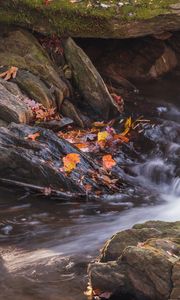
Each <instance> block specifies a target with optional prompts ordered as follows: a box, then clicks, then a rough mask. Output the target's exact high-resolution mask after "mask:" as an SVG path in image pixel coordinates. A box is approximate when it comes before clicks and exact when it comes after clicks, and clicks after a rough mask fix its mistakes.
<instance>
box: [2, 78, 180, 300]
mask: <svg viewBox="0 0 180 300" xmlns="http://www.w3.org/2000/svg"><path fill="white" fill-rule="evenodd" d="M141 88H142V89H143V92H144V94H145V95H146V97H147V98H148V99H149V102H146V103H141V105H140V107H141V110H144V116H145V117H146V118H148V119H151V118H152V115H153V119H154V118H156V119H157V120H160V123H161V126H160V127H158V128H156V127H154V128H149V127H147V128H145V134H146V137H147V138H148V139H149V140H151V141H152V145H151V149H149V147H148V145H144V149H146V150H145V151H144V152H142V153H140V154H139V155H138V158H134V157H131V156H127V155H124V156H123V155H122V157H123V159H124V165H125V166H126V168H125V169H124V178H126V180H127V182H129V183H130V184H129V185H128V187H127V188H125V189H124V191H123V193H122V195H121V199H119V198H116V197H113V198H111V199H109V200H107V201H104V202H101V203H98V202H96V203H93V202H92V203H91V202H86V203H79V202H77V203H75V202H73V203H60V202H55V201H48V200H45V199H42V198H40V197H39V196H38V195H34V196H29V195H28V194H26V192H25V191H23V192H22V191H18V190H13V189H7V188H5V187H1V188H0V242H1V245H0V250H1V257H2V260H1V261H0V271H1V277H0V300H4V299H6V300H12V299H15V300H39V299H43V300H57V299H58V300H76V299H77V300H82V299H87V298H86V296H84V294H83V292H84V290H85V289H86V284H87V276H86V267H87V263H88V262H89V261H91V260H92V259H94V258H95V257H96V256H97V254H98V249H100V248H101V246H102V245H103V242H104V241H105V240H106V239H107V238H109V237H110V236H111V235H112V234H113V233H115V232H116V231H118V230H122V229H125V228H129V227H131V226H132V225H133V224H135V223H137V222H143V221H146V220H152V219H160V220H170V221H173V220H178V219H180V159H179V157H180V124H179V121H180V106H179V99H180V85H179V79H177V78H174V77H167V78H165V79H164V80H161V81H158V82H155V83H152V84H146V85H145V84H143V85H142V86H141ZM134 109H135V110H138V109H139V110H140V108H139V104H138V105H137V106H136V107H135V108H134Z"/></svg>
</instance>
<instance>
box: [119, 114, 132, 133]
mask: <svg viewBox="0 0 180 300" xmlns="http://www.w3.org/2000/svg"><path fill="white" fill-rule="evenodd" d="M131 127H132V118H131V117H129V118H127V120H126V122H125V124H124V128H125V129H124V131H123V132H122V133H121V135H126V134H127V133H128V132H129V131H130V129H131Z"/></svg>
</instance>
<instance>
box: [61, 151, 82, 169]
mask: <svg viewBox="0 0 180 300" xmlns="http://www.w3.org/2000/svg"><path fill="white" fill-rule="evenodd" d="M80 160H81V159H80V155H79V154H77V153H69V154H67V155H66V156H65V157H63V164H64V171H65V172H68V173H70V172H71V171H73V170H74V169H75V168H76V166H77V164H78V163H79V162H80Z"/></svg>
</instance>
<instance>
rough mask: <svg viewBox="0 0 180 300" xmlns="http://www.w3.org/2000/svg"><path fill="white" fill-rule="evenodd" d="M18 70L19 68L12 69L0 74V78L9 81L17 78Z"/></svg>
mask: <svg viewBox="0 0 180 300" xmlns="http://www.w3.org/2000/svg"><path fill="white" fill-rule="evenodd" d="M17 71H18V68H17V67H11V68H10V69H8V70H7V71H5V72H3V73H1V74H0V78H4V80H9V79H11V78H16V75H17Z"/></svg>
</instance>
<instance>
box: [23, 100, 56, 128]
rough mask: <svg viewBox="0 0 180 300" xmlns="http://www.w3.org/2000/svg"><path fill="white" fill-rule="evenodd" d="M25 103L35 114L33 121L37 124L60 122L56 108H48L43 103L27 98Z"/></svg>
mask: <svg viewBox="0 0 180 300" xmlns="http://www.w3.org/2000/svg"><path fill="white" fill-rule="evenodd" d="M24 102H25V103H26V104H27V105H28V107H29V109H30V110H31V112H32V114H33V121H34V122H36V124H38V123H40V122H46V121H51V120H60V116H59V114H58V113H57V110H56V109H55V108H46V107H44V106H43V105H42V104H41V103H38V102H36V101H34V100H31V99H29V98H26V99H25V100H24Z"/></svg>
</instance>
